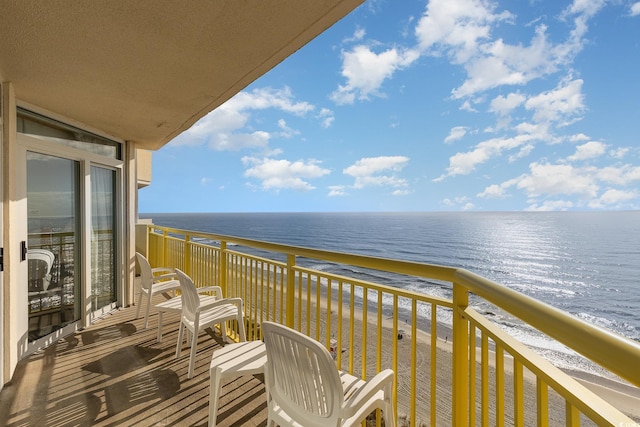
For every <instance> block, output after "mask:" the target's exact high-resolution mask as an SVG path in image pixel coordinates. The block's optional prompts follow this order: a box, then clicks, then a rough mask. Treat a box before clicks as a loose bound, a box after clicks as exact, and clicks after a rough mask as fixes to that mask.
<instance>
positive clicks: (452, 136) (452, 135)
mask: <svg viewBox="0 0 640 427" xmlns="http://www.w3.org/2000/svg"><path fill="white" fill-rule="evenodd" d="M467 130H468V128H467V127H465V126H455V127H453V128H451V131H449V135H447V137H446V138H445V139H444V142H445V144H449V143H452V142H454V141H457V140H459V139H461V138H462V137H464V136H465V135H466V134H467Z"/></svg>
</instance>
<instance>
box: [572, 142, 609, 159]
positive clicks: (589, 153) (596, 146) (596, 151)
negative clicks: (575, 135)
mask: <svg viewBox="0 0 640 427" xmlns="http://www.w3.org/2000/svg"><path fill="white" fill-rule="evenodd" d="M606 150H607V146H606V144H603V143H602V142H598V141H589V142H587V143H586V144H582V145H578V146H577V147H576V152H575V154H573V155H572V156H569V157H567V160H569V161H576V160H588V159H593V158H595V157H600V156H602V155H603V154H604V153H605V152H606Z"/></svg>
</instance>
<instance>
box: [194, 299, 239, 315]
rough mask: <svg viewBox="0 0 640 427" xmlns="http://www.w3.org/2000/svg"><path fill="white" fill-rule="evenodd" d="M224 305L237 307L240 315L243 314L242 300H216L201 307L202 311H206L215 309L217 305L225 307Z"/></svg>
mask: <svg viewBox="0 0 640 427" xmlns="http://www.w3.org/2000/svg"><path fill="white" fill-rule="evenodd" d="M224 304H233V305H235V306H237V307H238V311H239V312H240V313H242V298H222V299H219V300H215V301H212V302H210V303H208V304H203V305H201V306H200V311H202V310H206V309H208V308H211V307H215V306H217V305H224Z"/></svg>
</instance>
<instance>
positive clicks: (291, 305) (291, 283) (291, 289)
mask: <svg viewBox="0 0 640 427" xmlns="http://www.w3.org/2000/svg"><path fill="white" fill-rule="evenodd" d="M295 265H296V256H295V255H287V294H286V306H287V307H286V311H285V314H286V316H285V324H286V325H287V326H288V327H290V328H293V324H294V319H293V312H294V310H295V296H296V278H295V274H294V272H293V268H294V267H295Z"/></svg>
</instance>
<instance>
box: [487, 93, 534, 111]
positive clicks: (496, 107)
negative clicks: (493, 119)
mask: <svg viewBox="0 0 640 427" xmlns="http://www.w3.org/2000/svg"><path fill="white" fill-rule="evenodd" d="M526 99H527V97H526V96H524V95H523V94H521V93H510V94H509V95H507V96H502V95H499V96H497V97H495V98H494V99H493V100H491V104H490V106H489V111H491V112H493V113H496V114H498V115H500V116H505V115H507V114H510V113H511V111H513V110H514V109H516V108H518V107H519V106H521V105H522V104H524V102H525V100H526Z"/></svg>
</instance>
